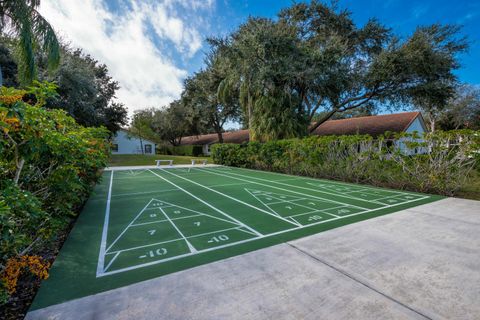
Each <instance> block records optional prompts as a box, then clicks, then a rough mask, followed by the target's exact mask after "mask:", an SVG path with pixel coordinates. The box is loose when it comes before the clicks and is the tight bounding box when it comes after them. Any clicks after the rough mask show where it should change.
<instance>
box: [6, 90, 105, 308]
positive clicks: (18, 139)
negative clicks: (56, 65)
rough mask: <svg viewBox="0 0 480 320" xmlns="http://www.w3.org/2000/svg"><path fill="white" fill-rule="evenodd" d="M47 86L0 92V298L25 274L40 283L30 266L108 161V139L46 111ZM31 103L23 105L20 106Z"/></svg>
mask: <svg viewBox="0 0 480 320" xmlns="http://www.w3.org/2000/svg"><path fill="white" fill-rule="evenodd" d="M54 89H55V87H54V85H52V84H41V83H36V85H35V87H33V88H31V89H30V90H29V91H22V90H15V89H12V88H9V89H7V88H4V87H2V88H1V89H0V90H1V91H0V134H1V136H2V139H0V172H1V175H0V211H1V214H0V237H1V238H0V248H1V253H0V254H1V255H0V259H1V261H0V276H1V280H2V281H1V283H2V284H1V285H0V296H1V297H3V298H4V299H5V298H6V297H8V294H9V293H11V292H13V291H14V290H15V284H16V278H15V277H18V276H19V275H20V274H21V272H22V270H24V269H28V270H30V272H32V273H33V274H35V275H37V276H41V277H43V278H44V277H46V276H47V275H46V274H45V272H44V271H46V268H47V267H45V268H43V267H42V266H45V265H46V264H47V263H46V262H43V261H41V259H40V258H38V259H37V258H35V257H34V256H35V253H37V252H41V251H42V249H43V248H45V246H46V245H47V244H48V243H49V242H50V241H52V240H55V237H56V236H57V235H58V234H59V233H60V232H61V231H62V230H64V229H65V227H66V225H67V224H68V223H69V222H70V221H71V218H72V217H73V216H74V215H75V214H76V209H77V208H78V207H79V206H80V205H81V204H82V203H83V202H84V201H85V200H86V198H87V197H88V195H89V193H90V192H91V190H92V187H93V184H94V183H95V182H97V181H98V179H99V178H100V173H99V169H101V168H103V167H104V166H105V165H106V161H107V159H108V142H107V138H108V131H107V130H106V129H104V128H84V127H82V126H80V125H78V124H77V123H76V122H75V120H74V119H73V118H71V117H70V116H68V115H67V114H66V113H65V111H63V110H47V109H45V108H44V107H43V105H44V103H45V101H46V99H47V98H48V97H50V96H53V95H55V91H54ZM27 97H28V99H30V100H29V101H28V102H25V101H23V100H24V99H26V98H27Z"/></svg>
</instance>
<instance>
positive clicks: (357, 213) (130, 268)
mask: <svg viewBox="0 0 480 320" xmlns="http://www.w3.org/2000/svg"><path fill="white" fill-rule="evenodd" d="M152 173H153V174H155V173H154V172H152ZM155 175H156V176H158V175H157V174H155ZM159 177H161V176H159ZM110 178H111V179H112V177H110ZM161 178H162V179H164V180H167V179H165V178H163V177H161ZM167 181H168V180H167ZM110 182H111V181H110ZM171 184H173V182H171ZM180 189H181V188H180ZM109 190H110V191H109V193H110V194H111V184H110V189H109ZM187 193H189V192H187ZM427 198H430V197H429V196H423V197H421V198H416V199H412V200H409V201H404V202H401V203H396V204H392V205H387V206H385V207H382V208H376V209H370V210H366V211H361V212H356V213H353V214H350V215H345V216H337V217H336V218H332V219H329V220H323V221H319V222H315V223H312V224H308V225H305V226H298V227H295V228H292V229H285V230H282V231H278V232H275V233H271V234H267V235H262V236H260V237H255V238H250V239H245V240H241V241H236V242H232V243H228V244H225V245H221V246H218V247H212V248H208V249H204V250H200V251H198V252H197V253H186V254H182V255H177V256H173V257H170V258H167V259H163V260H156V261H152V262H149V263H144V264H139V265H134V266H130V267H126V268H122V269H118V270H114V271H109V272H101V273H98V272H97V277H103V276H108V275H112V274H117V273H120V272H125V271H129V270H134V269H138V268H142V267H145V266H149V265H154V264H159V263H163V262H167V261H171V260H175V259H180V258H183V257H187V256H191V255H194V254H198V253H203V252H208V251H213V250H217V249H222V248H225V247H230V246H234V245H237V244H241V243H246V242H250V241H254V240H257V239H259V238H264V237H270V236H275V235H278V234H282V233H287V232H290V231H293V230H298V229H302V228H308V227H312V226H315V225H319V224H322V223H327V222H331V221H334V220H340V219H345V218H349V217H352V216H357V215H360V214H365V213H369V212H374V211H378V210H382V209H385V208H389V207H395V206H399V205H403V204H407V203H411V202H415V201H420V200H424V199H427ZM157 201H161V200H157ZM202 201H203V200H202ZM161 202H164V203H165V201H161ZM329 202H331V201H329ZM107 203H109V202H108V201H107ZM343 206H344V205H343V204H342V206H341V207H343ZM178 207H179V206H178ZM108 208H109V206H108ZM338 208H339V207H338ZM185 209H186V210H190V211H194V210H191V209H187V208H185ZM331 209H332V208H328V209H322V210H331ZM322 210H319V211H322ZM324 213H326V214H329V215H332V214H331V213H328V212H324ZM106 216H107V210H106ZM227 216H228V215H227ZM297 222H298V221H297ZM245 227H246V226H245ZM233 229H237V230H240V231H244V232H246V231H245V230H241V229H240V228H233ZM246 229H250V228H248V227H246ZM104 232H105V224H104ZM215 232H222V231H215ZM215 232H214V233H215ZM252 234H253V235H256V233H252ZM196 236H198V235H196ZM102 238H103V236H102ZM179 240H183V239H174V240H170V241H165V242H160V243H155V244H149V245H145V246H140V247H136V248H129V249H124V250H120V251H129V250H134V249H137V248H143V247H149V246H154V245H158V244H161V243H166V242H173V241H179ZM114 253H116V252H115V251H114V252H110V253H107V254H114ZM102 259H104V257H103V256H102ZM99 264H100V258H99ZM102 271H104V270H102Z"/></svg>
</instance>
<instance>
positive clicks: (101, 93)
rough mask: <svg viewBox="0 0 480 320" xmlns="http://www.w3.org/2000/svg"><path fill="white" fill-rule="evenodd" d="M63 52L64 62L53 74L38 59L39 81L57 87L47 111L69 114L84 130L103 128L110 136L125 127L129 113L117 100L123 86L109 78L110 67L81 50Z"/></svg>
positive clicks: (42, 61)
mask: <svg viewBox="0 0 480 320" xmlns="http://www.w3.org/2000/svg"><path fill="white" fill-rule="evenodd" d="M62 52H63V55H62V57H63V58H62V61H61V63H60V65H59V67H58V68H57V69H56V70H55V71H54V72H48V70H47V69H46V68H45V67H46V66H45V60H44V59H42V58H44V57H43V56H39V59H38V60H39V61H40V62H39V69H40V70H41V72H39V78H40V79H42V80H47V81H51V82H55V83H56V84H57V86H58V90H57V92H58V96H57V97H56V98H54V99H49V100H48V103H47V107H48V108H57V109H63V110H66V111H67V112H68V113H69V114H70V115H71V116H72V117H73V118H74V119H75V120H76V121H77V122H78V123H79V124H81V125H84V126H89V127H92V126H94V127H96V126H101V125H103V126H105V127H106V128H107V129H109V130H110V131H111V132H116V131H117V130H118V129H119V128H120V127H122V126H125V125H126V124H127V110H126V108H125V107H124V105H123V104H121V103H119V102H116V101H115V100H114V98H115V93H116V91H117V90H118V89H119V88H120V86H119V84H118V82H117V81H115V80H113V79H112V77H111V76H110V75H109V73H108V68H107V66H106V65H105V64H101V63H99V62H98V61H97V60H95V59H94V58H92V57H91V56H90V55H88V54H84V53H83V52H82V50H80V49H74V50H72V49H69V48H67V47H64V48H63V51H62Z"/></svg>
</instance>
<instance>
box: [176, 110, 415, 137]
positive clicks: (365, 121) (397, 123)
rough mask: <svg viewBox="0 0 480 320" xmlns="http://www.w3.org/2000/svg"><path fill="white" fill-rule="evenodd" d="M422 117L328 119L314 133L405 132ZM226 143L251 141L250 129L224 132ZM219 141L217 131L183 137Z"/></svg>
mask: <svg viewBox="0 0 480 320" xmlns="http://www.w3.org/2000/svg"><path fill="white" fill-rule="evenodd" d="M419 116H420V117H421V113H420V112H402V113H393V114H382V115H378V116H367V117H358V118H350V119H340V120H328V121H326V122H324V123H322V124H321V125H320V126H319V127H318V128H317V129H315V131H314V132H313V133H312V134H315V135H320V136H327V135H352V134H369V135H372V136H378V135H380V134H383V133H385V132H386V131H390V132H403V131H405V130H406V129H407V128H408V127H409V126H410V124H412V122H413V121H414V120H415V119H416V118H417V117H419ZM223 141H224V142H225V143H244V142H248V141H249V132H248V130H239V131H233V132H224V133H223ZM217 142H218V136H217V134H216V133H211V134H204V135H200V136H189V137H183V138H182V142H181V144H182V145H204V144H212V143H217Z"/></svg>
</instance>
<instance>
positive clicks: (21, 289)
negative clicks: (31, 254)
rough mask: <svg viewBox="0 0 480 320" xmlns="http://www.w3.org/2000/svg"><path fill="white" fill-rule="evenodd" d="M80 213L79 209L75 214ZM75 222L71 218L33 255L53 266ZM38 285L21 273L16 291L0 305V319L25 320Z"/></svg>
mask: <svg viewBox="0 0 480 320" xmlns="http://www.w3.org/2000/svg"><path fill="white" fill-rule="evenodd" d="M80 211H81V207H80V208H79V209H78V211H77V212H80ZM75 221H76V218H73V219H72V221H70V223H69V224H68V226H67V227H66V228H65V229H64V230H63V231H62V232H61V233H60V234H59V235H58V237H57V238H56V239H55V240H53V241H51V242H49V243H48V245H47V246H45V248H43V251H41V252H35V254H36V255H39V256H41V257H42V258H44V259H45V260H46V261H48V262H50V265H51V264H53V261H55V258H56V257H57V255H58V253H59V252H60V249H61V248H62V246H63V243H64V242H65V240H66V239H67V236H68V234H69V233H70V230H72V228H73V225H74V224H75ZM40 284H41V280H40V279H39V278H37V277H34V276H32V275H31V274H29V273H26V272H25V273H23V274H22V276H21V277H20V278H19V279H18V283H17V290H16V291H15V293H14V294H13V295H11V296H10V299H9V300H8V302H7V303H6V304H3V305H0V319H1V320H4V319H5V320H18V319H23V318H25V316H26V314H27V312H28V308H29V307H30V305H31V304H32V301H33V298H35V295H36V294H37V291H38V289H39V288H40Z"/></svg>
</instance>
